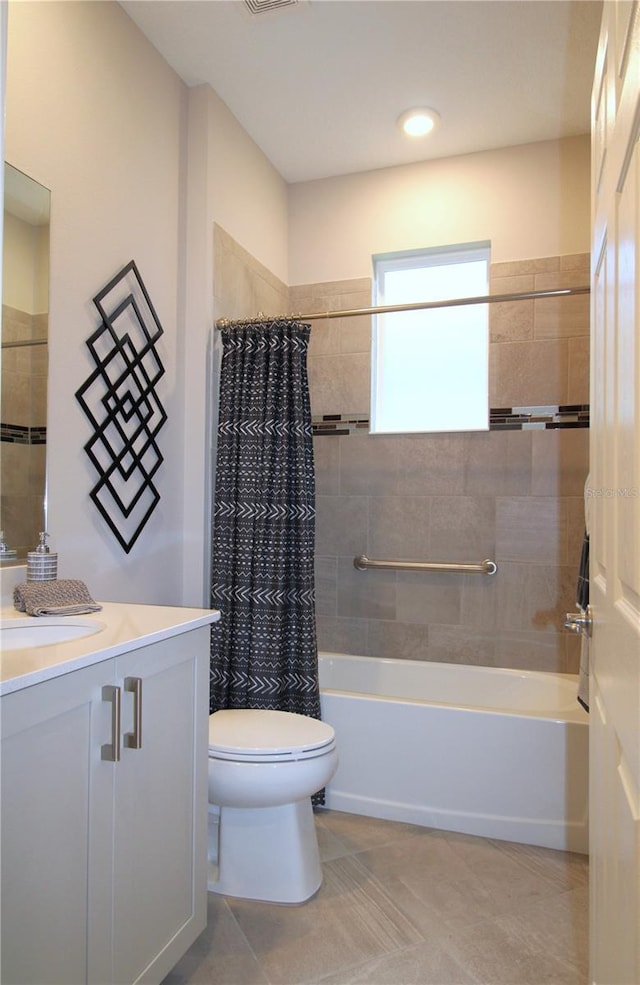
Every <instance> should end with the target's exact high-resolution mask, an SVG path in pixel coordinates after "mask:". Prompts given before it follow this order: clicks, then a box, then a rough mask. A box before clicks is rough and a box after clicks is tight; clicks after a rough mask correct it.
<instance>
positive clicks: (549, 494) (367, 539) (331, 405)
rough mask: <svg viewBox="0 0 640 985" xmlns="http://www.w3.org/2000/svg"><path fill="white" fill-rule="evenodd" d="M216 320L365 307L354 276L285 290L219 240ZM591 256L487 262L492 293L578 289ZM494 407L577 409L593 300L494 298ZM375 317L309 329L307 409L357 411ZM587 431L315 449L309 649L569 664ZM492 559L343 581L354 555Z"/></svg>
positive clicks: (421, 438) (332, 440)
mask: <svg viewBox="0 0 640 985" xmlns="http://www.w3.org/2000/svg"><path fill="white" fill-rule="evenodd" d="M215 262H216V270H215V285H216V312H217V315H218V316H226V317H247V316H254V315H255V314H256V313H257V312H258V311H264V312H265V313H274V312H282V311H289V312H292V313H297V312H301V313H304V312H316V311H327V310H334V311H335V310H345V309H351V308H361V307H368V306H369V305H370V304H371V283H370V281H369V280H368V279H367V278H364V279H359V280H349V281H338V282H334V283H323V284H309V285H302V286H298V287H293V288H291V289H289V291H288V292H287V289H286V286H285V285H283V284H282V283H281V282H280V281H278V280H277V278H275V277H273V275H272V274H270V273H269V271H268V270H266V268H264V267H263V266H262V265H261V264H259V263H258V262H257V261H256V260H255V259H254V258H253V257H251V256H250V255H249V254H248V253H246V251H244V250H243V249H242V248H241V247H239V246H238V244H236V243H235V242H234V241H233V240H232V239H231V237H229V236H228V235H227V234H226V233H225V232H224V231H223V230H221V229H220V228H219V227H216V230H215ZM588 282H589V257H588V255H587V254H581V255H579V256H570V257H566V256H565V257H544V258H541V259H539V260H530V261H518V262H514V263H502V264H494V265H492V269H491V290H492V291H493V292H494V293H499V294H502V293H515V292H520V291H529V290H537V289H544V288H548V287H553V286H567V284H570V285H575V284H578V285H581V284H588ZM490 312H491V322H490V329H491V353H490V392H491V405H492V406H493V407H496V406H526V405H537V404H561V403H588V399H589V381H588V377H589V374H588V364H589V302H588V296H586V295H585V296H581V297H576V298H565V299H562V300H559V301H556V300H552V299H546V300H543V301H521V302H517V303H505V304H500V305H497V304H496V305H493V306H492V307H491V309H490ZM369 352H370V319H368V318H363V317H354V318H349V319H331V320H327V321H324V322H322V321H317V322H314V324H313V330H312V334H311V342H310V348H309V381H310V389H311V406H312V412H313V414H347V413H356V414H365V415H367V414H368V412H369V377H370V357H369ZM588 433H589V432H588V430H587V429H575V430H574V429H571V430H563V431H559V430H556V431H552V430H549V431H502V432H500V431H491V432H482V433H464V434H435V435H419V434H417V435H375V436H374V435H369V434H367V433H366V432H365V433H358V434H351V435H348V436H341V437H335V436H323V437H317V438H316V439H315V458H316V482H317V523H316V597H317V621H318V643H319V646H320V648H321V649H325V650H336V651H345V652H349V653H358V654H372V655H376V656H388V657H407V658H410V659H416V660H443V661H450V662H458V663H472V664H473V663H478V664H485V665H492V666H505V667H516V668H532V669H540V670H560V671H572V672H575V671H576V670H577V665H578V645H577V641H576V639H575V638H574V637H572V636H570V635H569V634H567V633H566V632H564V631H563V629H562V621H563V617H564V613H565V612H566V611H567V610H569V609H573V608H574V604H575V584H576V579H577V567H578V560H579V557H580V547H581V540H582V531H583V522H584V520H583V511H584V507H583V488H584V482H585V479H586V475H587V469H588ZM363 553H364V554H368V555H369V556H372V557H374V556H378V557H404V558H413V559H417V560H422V559H433V560H444V561H449V560H453V561H463V562H464V561H480V560H482V559H483V558H484V557H492V558H495V560H496V561H497V562H498V564H499V571H498V574H497V575H496V576H495V577H492V578H489V577H484V576H473V575H439V574H433V573H422V574H413V573H407V572H386V571H367V572H360V571H356V569H355V568H354V567H353V558H354V556H355V555H357V554H363Z"/></svg>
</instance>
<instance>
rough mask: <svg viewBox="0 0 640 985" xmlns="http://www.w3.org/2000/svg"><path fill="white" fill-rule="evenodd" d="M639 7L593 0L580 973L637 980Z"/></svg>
mask: <svg viewBox="0 0 640 985" xmlns="http://www.w3.org/2000/svg"><path fill="white" fill-rule="evenodd" d="M639 134H640V8H639V5H638V3H637V2H622V0H614V2H605V4H604V10H603V22H602V32H601V37H600V45H599V50H598V59H597V63H596V73H595V81H594V90H593V102H592V187H593V195H592V203H593V216H592V218H593V243H592V335H591V346H592V349H591V364H592V369H591V407H592V417H591V448H590V454H591V478H590V492H591V502H590V514H591V530H590V533H591V537H590V600H591V606H592V616H593V637H592V641H591V679H590V714H591V727H590V854H591V913H590V936H591V956H590V957H591V961H590V979H591V982H592V983H597V985H638V983H640V157H639V153H640V151H639V145H638V136H639Z"/></svg>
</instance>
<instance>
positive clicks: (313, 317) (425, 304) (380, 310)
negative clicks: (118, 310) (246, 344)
mask: <svg viewBox="0 0 640 985" xmlns="http://www.w3.org/2000/svg"><path fill="white" fill-rule="evenodd" d="M590 291H591V288H590V287H588V286H583V287H562V288H557V289H555V290H548V291H524V292H522V293H520V294H488V295H486V296H485V297H475V298H454V299H452V300H449V301H416V302H413V303H412V304H387V305H380V306H378V307H377V308H375V307H374V308H349V309H347V310H345V311H315V312H313V313H312V314H307V315H303V314H288V315H263V314H262V313H261V312H258V314H257V315H256V317H255V318H235V319H233V320H231V319H228V318H219V319H218V320H217V321H216V327H217V328H228V327H230V326H233V325H246V324H256V323H259V322H264V321H269V322H270V321H302V322H306V321H319V320H320V319H324V318H355V317H357V316H358V315H386V314H391V313H393V312H396V311H421V310H423V309H426V308H455V307H458V306H459V305H465V304H495V303H496V302H498V301H530V300H537V299H538V298H561V297H570V296H571V295H573V294H589V293H590Z"/></svg>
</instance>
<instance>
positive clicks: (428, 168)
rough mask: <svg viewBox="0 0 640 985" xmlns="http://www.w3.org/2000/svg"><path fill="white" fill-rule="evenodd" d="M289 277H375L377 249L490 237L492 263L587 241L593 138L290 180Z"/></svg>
mask: <svg viewBox="0 0 640 985" xmlns="http://www.w3.org/2000/svg"><path fill="white" fill-rule="evenodd" d="M289 223H290V226H289V277H290V280H289V283H290V284H308V283H315V282H317V281H332V280H343V279H349V278H355V277H369V276H371V255H372V254H374V253H386V252H393V251H395V250H411V249H419V248H421V247H429V246H443V245H446V244H449V243H468V242H477V241H479V240H487V239H488V240H491V247H492V249H491V260H492V262H494V263H496V262H501V261H506V260H520V259H531V258H533V257H539V256H556V255H558V254H566V253H584V252H587V251H588V250H589V248H590V240H589V236H590V229H589V137H588V136H582V137H572V138H569V139H566V140H562V141H545V142H544V143H538V144H525V145H523V146H521V147H507V148H505V149H503V150H496V151H486V152H483V153H477V154H467V155H464V156H461V157H452V158H447V159H445V160H440V161H426V162H423V163H420V164H408V165H404V166H401V167H396V168H387V169H384V170H380V171H370V172H367V173H364V174H353V175H345V176H343V177H338V178H327V179H324V180H319V181H309V182H304V183H301V184H296V185H291V186H290V188H289Z"/></svg>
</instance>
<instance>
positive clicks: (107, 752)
mask: <svg viewBox="0 0 640 985" xmlns="http://www.w3.org/2000/svg"><path fill="white" fill-rule="evenodd" d="M120 698H121V692H120V688H119V687H116V686H115V685H114V684H105V685H104V687H103V688H102V700H103V701H109V702H110V703H111V742H106V743H105V744H104V745H103V746H102V747H101V749H100V755H101V759H105V760H106V761H107V762H109V763H117V762H118V760H119V759H120Z"/></svg>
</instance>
